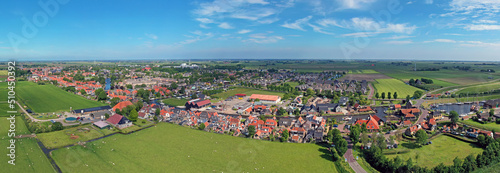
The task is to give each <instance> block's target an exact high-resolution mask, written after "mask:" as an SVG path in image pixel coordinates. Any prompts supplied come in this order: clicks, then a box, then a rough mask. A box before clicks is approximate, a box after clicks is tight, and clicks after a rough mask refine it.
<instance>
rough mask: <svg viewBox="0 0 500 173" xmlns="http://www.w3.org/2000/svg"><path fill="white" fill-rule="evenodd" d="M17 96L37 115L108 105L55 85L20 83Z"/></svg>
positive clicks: (17, 87)
mask: <svg viewBox="0 0 500 173" xmlns="http://www.w3.org/2000/svg"><path fill="white" fill-rule="evenodd" d="M16 94H17V97H18V98H19V100H20V101H21V103H24V104H26V105H27V106H28V107H29V108H30V109H31V110H33V111H34V112H36V113H45V112H59V111H69V108H70V107H72V108H73V110H74V109H84V108H91V107H97V106H105V105H106V104H104V103H100V102H97V101H93V100H87V99H85V98H83V97H81V96H78V95H75V94H72V93H69V92H66V91H64V90H62V89H60V88H58V87H56V86H54V85H38V84H36V83H32V82H18V83H17V85H16Z"/></svg>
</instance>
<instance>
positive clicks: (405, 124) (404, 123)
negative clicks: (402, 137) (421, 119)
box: [403, 120, 411, 126]
mask: <svg viewBox="0 0 500 173" xmlns="http://www.w3.org/2000/svg"><path fill="white" fill-rule="evenodd" d="M403 125H404V126H409V125H411V121H410V120H406V121H403Z"/></svg>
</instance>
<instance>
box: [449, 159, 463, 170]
mask: <svg viewBox="0 0 500 173" xmlns="http://www.w3.org/2000/svg"><path fill="white" fill-rule="evenodd" d="M453 169H454V170H450V171H451V172H463V169H462V160H460V159H459V158H458V157H455V159H453Z"/></svg>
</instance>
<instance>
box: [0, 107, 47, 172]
mask: <svg viewBox="0 0 500 173" xmlns="http://www.w3.org/2000/svg"><path fill="white" fill-rule="evenodd" d="M0 116H1V117H0V136H1V139H0V146H2V147H7V146H9V145H10V142H9V140H10V139H11V138H10V137H8V130H9V125H10V123H9V120H7V117H6V116H7V115H6V114H5V112H0ZM15 124H16V135H22V134H30V132H29V131H28V129H27V128H26V126H25V125H24V122H23V121H22V118H21V117H20V116H17V117H16V123H15ZM8 153H9V150H7V149H6V148H3V149H2V150H0V155H2V157H0V166H1V167H2V172H55V170H54V169H53V168H52V165H51V164H50V162H49V160H48V159H47V157H46V156H45V154H43V152H42V150H41V149H40V147H38V144H37V142H36V139H30V138H24V139H17V140H16V161H15V164H16V165H10V164H8V163H7V161H9V157H8V156H7V154H8Z"/></svg>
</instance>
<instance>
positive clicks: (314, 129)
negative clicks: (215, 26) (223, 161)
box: [0, 61, 500, 172]
mask: <svg viewBox="0 0 500 173" xmlns="http://www.w3.org/2000/svg"><path fill="white" fill-rule="evenodd" d="M172 63H173V64H172ZM172 63H170V62H160V63H141V64H142V65H134V64H133V63H126V64H118V63H108V62H103V63H99V64H94V65H65V64H58V63H55V64H50V65H47V64H42V65H38V64H22V65H20V66H19V67H18V71H17V73H16V75H17V76H18V78H17V81H16V82H17V87H18V92H19V98H20V99H19V101H18V103H17V104H18V105H19V108H20V111H21V112H22V113H21V116H22V117H23V118H22V120H20V121H22V122H24V123H25V124H26V127H27V133H25V135H23V134H21V135H19V136H18V137H19V138H25V137H29V138H33V137H35V138H36V139H37V140H39V141H40V142H41V145H42V146H41V147H42V148H46V149H49V150H53V151H60V150H62V148H67V147H71V146H73V147H74V146H75V145H76V146H83V147H87V146H88V145H89V144H91V145H92V141H93V140H96V139H101V138H114V136H116V135H114V134H134V133H138V132H139V131H141V133H148V132H147V131H146V132H142V131H143V130H146V129H148V130H149V129H150V128H155V127H157V126H163V125H162V124H175V125H178V126H184V128H187V129H188V128H191V129H196V130H199V131H205V133H216V134H223V135H227V136H233V137H232V138H253V139H254V140H262V141H275V142H278V143H315V144H318V145H322V146H325V147H326V148H327V149H328V150H329V151H330V153H333V156H332V157H333V159H334V160H337V161H335V165H336V167H337V171H338V170H339V169H340V170H346V171H348V170H351V171H348V172H359V170H357V169H359V168H361V169H363V170H365V171H370V170H371V171H375V170H378V171H381V172H385V171H382V170H393V171H395V172H399V171H408V170H413V171H415V172H418V171H425V170H426V169H427V170H429V169H432V170H434V171H437V169H451V168H446V165H448V163H453V162H454V161H455V160H453V159H454V158H455V157H457V158H458V159H471V158H469V156H470V157H472V159H474V160H473V161H475V159H476V157H475V156H474V155H472V154H474V153H480V152H479V151H481V149H480V148H481V147H483V148H486V147H491V146H489V144H490V143H495V139H498V137H499V136H500V133H497V131H498V130H497V129H500V128H499V127H500V125H498V124H497V123H499V122H500V108H499V105H500V99H499V98H500V97H497V98H495V97H496V95H495V94H494V93H496V92H497V91H498V89H500V88H498V87H497V86H498V85H496V84H495V83H496V82H497V80H496V78H497V75H496V74H494V73H490V75H491V76H490V77H489V80H491V81H489V82H485V83H484V82H483V83H478V84H477V85H452V86H447V84H448V83H447V82H443V81H439V80H436V79H431V78H430V77H427V78H416V79H413V78H409V79H408V80H404V79H398V78H391V77H389V76H388V75H386V74H387V73H380V72H378V71H377V70H379V68H377V66H394V63H386V62H371V61H359V62H356V63H362V64H367V65H368V66H367V67H368V69H362V70H359V69H338V70H324V71H321V72H299V71H297V70H294V69H280V68H266V69H251V68H248V67H245V65H248V64H251V63H252V62H241V61H236V62H229V61H226V62H217V63H221V64H225V66H224V65H215V66H214V65H213V63H214V62H210V61H208V62H207V61H199V62H196V63H194V62H175V61H174V62H172ZM268 63H269V62H268ZM275 63H278V62H275ZM315 63H316V62H315ZM317 63H324V62H317ZM329 63H332V62H329ZM333 63H334V64H335V63H342V62H333ZM346 63H352V62H346ZM424 63H426V62H424ZM159 64H163V65H159ZM176 64H179V65H176ZM232 64H237V65H238V66H234V65H232ZM449 64H450V65H453V63H449ZM229 67H231V68H229ZM233 67H234V68H233ZM380 68H383V67H380ZM381 71H382V70H381ZM478 73H483V72H478ZM433 80H434V81H433ZM2 83H3V82H2ZM2 83H0V84H2ZM438 85H442V86H438ZM491 85H494V86H496V87H491ZM456 86H461V87H460V88H458V87H456ZM483 86H486V87H483ZM471 88H473V89H474V90H476V91H477V90H482V89H483V88H484V90H485V91H482V92H481V93H479V92H478V93H476V94H472V93H469V94H471V95H475V96H471V97H467V96H466V97H461V96H460V95H462V96H463V94H461V93H463V90H470V89H471ZM490 93H491V94H490ZM477 95H490V96H493V97H478V96H477ZM497 118H499V119H497ZM496 130H497V131H496ZM124 138H127V137H126V136H125V137H124ZM469 143H471V145H472V144H474V145H476V146H477V147H473V148H471V147H470V146H468V144H469ZM476 143H477V144H476ZM450 144H453V145H458V146H463V147H464V148H467V150H469V148H470V150H471V153H455V154H451V155H454V156H453V158H451V157H448V159H444V160H443V159H442V158H440V159H438V160H435V161H433V160H432V159H431V160H427V159H425V160H422V158H419V157H417V156H418V155H419V154H418V153H420V152H423V151H422V149H425V148H426V147H432V146H435V145H443V146H446V145H450ZM94 145H95V144H94ZM374 148H375V149H374ZM112 150H114V149H112ZM429 150H431V152H438V151H436V150H434V149H429ZM354 151H356V153H355V152H354ZM381 151H383V153H385V154H384V155H385V156H384V155H380V154H377V152H381ZM447 152H448V151H447ZM449 152H451V151H449ZM393 153H396V154H393ZM398 153H401V154H398ZM414 154H417V156H411V155H414ZM60 155H61V154H60ZM60 155H59V156H60ZM466 156H467V157H466ZM341 157H344V158H345V161H346V162H347V163H348V164H347V165H346V164H345V163H343V162H344V160H341V159H340V158H341ZM360 157H362V158H360ZM478 157H479V156H478ZM388 158H389V159H388ZM457 158H455V159H457ZM412 159H415V160H416V163H418V164H417V165H413V166H411V167H410V166H409V165H401V166H395V167H392V166H386V165H382V164H381V163H380V162H403V161H404V162H412V161H411V160H412ZM55 160H56V161H57V160H58V158H57V155H56V156H55ZM452 160H453V162H452ZM442 162H444V163H445V165H440V163H442ZM56 163H57V162H56ZM60 163H61V162H60V161H59V163H58V164H60ZM355 164H357V165H358V167H359V165H363V166H361V167H359V168H358V167H356V166H353V165H355ZM386 164H387V163H386ZM420 164H428V165H427V166H422V165H420ZM62 165H64V163H63V164H62ZM429 165H430V167H429ZM485 165H486V164H485ZM485 165H484V166H485ZM476 167H479V165H476ZM58 169H61V168H58ZM366 169H368V170H366ZM453 169H458V168H453ZM461 169H462V168H461ZM462 171H464V170H462ZM339 172H341V171H339ZM389 172H392V171H389Z"/></svg>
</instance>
